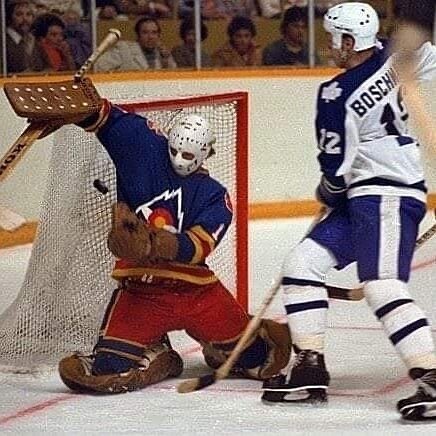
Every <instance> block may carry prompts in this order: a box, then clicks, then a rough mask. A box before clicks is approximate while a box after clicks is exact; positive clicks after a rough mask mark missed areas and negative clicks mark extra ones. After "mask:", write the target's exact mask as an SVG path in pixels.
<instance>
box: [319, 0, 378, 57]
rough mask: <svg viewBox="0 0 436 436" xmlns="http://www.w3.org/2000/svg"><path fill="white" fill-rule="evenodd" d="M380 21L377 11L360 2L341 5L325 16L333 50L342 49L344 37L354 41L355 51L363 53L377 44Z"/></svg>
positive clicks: (326, 28)
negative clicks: (349, 37)
mask: <svg viewBox="0 0 436 436" xmlns="http://www.w3.org/2000/svg"><path fill="white" fill-rule="evenodd" d="M379 27H380V20H379V18H378V15H377V12H376V11H375V9H374V8H373V7H372V6H370V5H368V4H366V3H360V2H352V3H341V4H339V5H336V6H333V7H332V8H330V9H329V10H328V11H327V12H326V14H325V15H324V29H325V30H326V31H327V32H328V33H330V34H331V35H332V43H333V48H335V49H338V50H340V49H341V48H342V36H343V35H350V36H352V37H353V39H354V51H357V52H359V51H363V50H366V49H368V48H371V47H374V46H375V45H376V44H377V33H378V31H379Z"/></svg>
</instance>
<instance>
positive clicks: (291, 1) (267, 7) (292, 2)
mask: <svg viewBox="0 0 436 436" xmlns="http://www.w3.org/2000/svg"><path fill="white" fill-rule="evenodd" d="M257 3H258V5H259V9H260V12H261V15H262V17H265V18H280V17H281V16H282V13H283V12H284V11H286V9H289V8H291V7H292V6H299V7H303V6H307V0H257Z"/></svg>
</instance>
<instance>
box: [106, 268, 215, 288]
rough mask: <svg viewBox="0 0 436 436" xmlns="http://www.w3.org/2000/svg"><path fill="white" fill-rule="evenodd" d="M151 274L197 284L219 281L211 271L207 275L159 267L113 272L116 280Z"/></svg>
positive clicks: (115, 270)
mask: <svg viewBox="0 0 436 436" xmlns="http://www.w3.org/2000/svg"><path fill="white" fill-rule="evenodd" d="M150 276H153V277H159V278H164V279H173V280H181V281H184V282H188V283H194V284H196V285H208V284H210V283H215V282H217V281H218V278H217V277H216V275H215V274H213V273H212V272H210V275H208V276H206V277H201V276H197V275H193V274H187V273H181V272H176V271H171V270H167V269H158V268H156V269H153V268H132V269H114V271H113V272H112V277H113V278H114V279H115V280H121V279H126V278H136V279H142V278H143V277H150Z"/></svg>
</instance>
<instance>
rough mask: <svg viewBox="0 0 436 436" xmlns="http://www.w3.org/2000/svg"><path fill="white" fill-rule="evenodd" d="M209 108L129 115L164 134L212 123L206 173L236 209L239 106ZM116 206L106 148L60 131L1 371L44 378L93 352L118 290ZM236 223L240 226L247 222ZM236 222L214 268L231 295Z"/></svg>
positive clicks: (4, 320) (7, 326)
mask: <svg viewBox="0 0 436 436" xmlns="http://www.w3.org/2000/svg"><path fill="white" fill-rule="evenodd" d="M205 101H207V104H201V105H198V104H196V105H194V106H192V105H191V104H192V103H191V104H189V105H188V106H187V107H184V104H186V103H183V101H174V100H172V101H171V102H168V103H165V104H164V106H167V107H168V108H165V109H164V110H151V109H148V108H147V107H146V104H144V103H140V104H129V105H128V107H127V108H128V110H135V112H138V113H141V114H143V115H146V116H147V117H148V118H149V119H151V120H153V121H156V122H158V123H159V124H160V125H161V126H164V127H169V126H170V125H172V123H174V122H175V121H176V120H177V118H178V117H179V116H182V115H184V114H186V113H199V114H201V115H202V116H204V117H205V118H207V119H208V120H209V122H210V123H211V126H212V127H213V129H214V131H215V133H216V137H217V143H216V151H217V155H216V156H214V157H213V158H211V159H210V160H209V161H208V168H209V170H210V172H211V175H212V176H213V177H215V178H217V179H218V180H220V181H221V182H222V183H223V184H224V185H225V186H226V187H227V188H228V190H229V193H230V196H231V198H232V201H233V205H234V206H235V203H236V206H237V201H240V200H238V181H237V180H238V178H237V174H238V172H237V171H236V164H237V157H236V155H237V147H236V144H237V139H238V126H237V110H238V109H237V108H238V104H237V101H236V100H233V101H232V100H231V99H230V100H229V102H225V103H221V102H220V103H219V104H214V102H213V97H211V96H208V97H207V98H206V97H205ZM153 104H154V106H153V107H156V104H155V102H154V103H153ZM181 108H183V109H182V110H180V109H181ZM96 180H99V181H100V183H101V184H103V185H104V186H105V187H106V188H108V192H107V193H106V194H102V193H101V192H99V191H98V190H97V189H96V188H95V181H96ZM242 198H244V199H246V195H243V196H242ZM115 201H116V180H115V171H114V167H113V165H112V162H111V160H110V158H109V156H108V155H107V153H106V152H105V150H104V149H103V147H102V146H101V144H99V142H98V141H97V139H96V138H95V136H94V135H93V134H87V133H85V132H82V131H81V130H80V129H79V128H77V127H75V126H68V127H64V128H63V129H61V130H60V131H59V132H58V133H57V134H56V135H55V140H54V145H53V151H52V158H51V162H50V167H49V175H48V184H47V189H46V193H45V197H44V201H43V205H42V212H41V216H40V225H39V228H38V232H37V237H36V241H35V243H34V246H33V250H32V254H31V258H30V261H29V266H28V269H27V272H26V276H25V280H24V283H23V285H22V288H21V290H20V292H19V294H18V296H17V298H16V300H15V301H14V302H13V303H12V305H11V306H10V307H9V308H8V309H7V310H6V311H5V312H4V313H3V314H2V315H1V316H0V368H1V369H2V370H10V371H15V372H29V371H38V370H39V369H40V368H41V367H45V366H51V365H53V364H55V363H57V362H58V360H59V359H60V357H61V356H63V355H65V354H68V353H71V352H74V351H76V350H80V351H84V352H89V351H91V350H92V347H93V345H94V343H95V341H96V338H97V335H98V330H99V327H100V323H101V319H102V316H103V312H104V309H105V306H106V303H107V302H108V300H109V298H110V296H111V293H112V290H113V289H114V288H115V287H116V282H114V281H113V280H112V279H111V278H110V272H111V269H112V266H113V261H114V259H113V258H112V256H111V254H110V253H109V251H108V249H107V247H106V236H107V232H108V230H109V227H110V208H111V205H112V204H113V202H115ZM245 201H246V200H245ZM235 209H236V210H238V208H237V207H236V208H235ZM237 219H238V221H239V222H240V220H241V219H246V217H240V216H238V217H237ZM235 221H236V220H234V222H233V224H232V225H231V227H230V229H229V231H228V233H227V235H226V237H225V239H224V240H223V241H222V243H221V244H220V246H219V247H218V249H217V250H216V252H215V253H214V255H213V257H212V259H210V262H209V265H210V266H211V267H212V268H213V269H214V271H215V272H216V273H217V275H218V276H219V278H220V279H221V280H222V281H223V283H224V284H225V285H226V286H227V287H228V288H229V289H230V290H231V291H232V292H233V293H236V275H237V262H235V259H236V257H237V248H236V240H237V238H236V225H235Z"/></svg>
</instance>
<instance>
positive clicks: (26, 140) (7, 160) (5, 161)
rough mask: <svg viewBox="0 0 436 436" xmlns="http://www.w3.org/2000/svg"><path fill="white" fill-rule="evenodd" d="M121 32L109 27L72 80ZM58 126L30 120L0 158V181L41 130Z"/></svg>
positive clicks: (79, 78)
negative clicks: (105, 34)
mask: <svg viewBox="0 0 436 436" xmlns="http://www.w3.org/2000/svg"><path fill="white" fill-rule="evenodd" d="M120 36H121V32H120V31H119V30H118V29H109V32H108V34H107V36H106V37H105V38H104V40H103V41H102V42H101V44H100V45H99V46H98V47H97V48H96V49H95V51H94V52H93V53H92V54H91V56H90V57H89V58H88V59H87V60H86V61H85V63H84V64H83V65H82V66H81V67H80V69H79V70H78V71H77V73H76V74H75V75H74V80H75V81H79V80H81V79H82V78H83V76H84V75H85V73H86V72H87V71H89V69H90V68H91V67H92V65H93V64H94V63H95V61H96V60H97V59H98V58H99V57H100V56H101V55H102V54H103V53H104V52H105V51H106V50H108V49H109V48H110V47H112V46H113V45H114V44H115V43H116V42H117V41H118V40H119V38H120ZM58 127H59V126H56V125H55V124H53V128H54V129H51V128H50V123H49V122H47V121H44V120H38V121H31V122H30V124H29V125H28V126H27V127H26V129H25V130H24V132H23V133H22V134H21V135H20V136H19V137H18V139H17V140H16V141H15V142H14V143H13V144H12V146H11V147H10V148H9V150H8V151H7V152H6V154H5V155H4V156H3V157H2V158H1V160H0V182H1V181H3V180H4V179H5V178H6V177H7V176H8V175H9V174H10V172H11V171H12V169H14V168H15V166H16V165H17V164H18V162H19V161H20V160H21V159H22V158H23V156H24V154H25V153H26V152H27V151H28V150H29V148H30V146H31V145H32V144H33V143H34V142H35V141H36V140H37V139H38V138H40V137H41V135H42V134H43V132H44V131H45V130H46V129H47V130H48V131H50V133H52V131H54V130H56V129H57V128H58Z"/></svg>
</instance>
